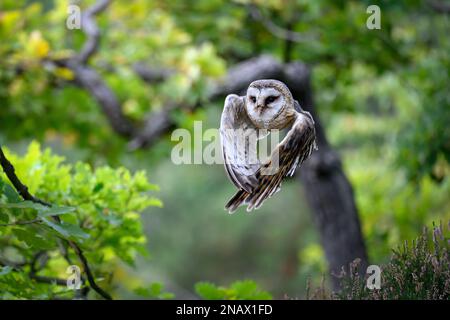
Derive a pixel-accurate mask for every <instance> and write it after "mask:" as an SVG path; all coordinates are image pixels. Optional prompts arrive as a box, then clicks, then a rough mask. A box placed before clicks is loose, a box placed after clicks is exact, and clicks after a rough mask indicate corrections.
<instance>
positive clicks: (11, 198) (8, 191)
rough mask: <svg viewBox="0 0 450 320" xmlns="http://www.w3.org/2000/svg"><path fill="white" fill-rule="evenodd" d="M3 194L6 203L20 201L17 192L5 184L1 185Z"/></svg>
mask: <svg viewBox="0 0 450 320" xmlns="http://www.w3.org/2000/svg"><path fill="white" fill-rule="evenodd" d="M3 194H4V195H5V196H6V198H7V199H8V202H20V201H21V200H22V199H21V198H20V196H19V194H18V193H17V191H16V190H15V189H14V188H13V187H11V186H10V185H9V184H7V183H5V184H4V185H3Z"/></svg>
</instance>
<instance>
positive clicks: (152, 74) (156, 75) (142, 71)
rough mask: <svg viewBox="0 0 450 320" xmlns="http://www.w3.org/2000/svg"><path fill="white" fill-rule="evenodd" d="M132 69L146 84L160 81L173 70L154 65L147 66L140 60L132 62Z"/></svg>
mask: <svg viewBox="0 0 450 320" xmlns="http://www.w3.org/2000/svg"><path fill="white" fill-rule="evenodd" d="M133 70H134V72H136V74H137V75H138V76H139V77H140V78H141V79H142V80H143V81H145V82H147V83H148V84H153V83H158V82H162V81H164V80H166V79H167V78H168V77H170V76H171V75H172V74H174V72H173V70H169V69H164V68H154V67H153V68H149V67H148V66H146V65H145V64H144V63H142V62H136V63H135V64H133Z"/></svg>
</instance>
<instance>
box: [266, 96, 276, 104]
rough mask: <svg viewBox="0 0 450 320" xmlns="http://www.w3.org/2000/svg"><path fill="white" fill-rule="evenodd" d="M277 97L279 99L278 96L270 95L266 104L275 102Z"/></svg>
mask: <svg viewBox="0 0 450 320" xmlns="http://www.w3.org/2000/svg"><path fill="white" fill-rule="evenodd" d="M277 99H278V97H277V96H268V97H267V99H266V104H269V103H272V102H274V101H275V100H277Z"/></svg>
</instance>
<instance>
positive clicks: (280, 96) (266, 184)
mask: <svg viewBox="0 0 450 320" xmlns="http://www.w3.org/2000/svg"><path fill="white" fill-rule="evenodd" d="M289 127H290V130H289V132H288V133H287V134H286V136H285V137H284V139H283V140H282V141H281V142H280V143H279V144H278V145H277V147H276V148H275V149H274V150H273V151H272V153H271V155H270V157H269V158H268V159H267V160H265V161H264V162H262V163H261V162H260V161H259V160H258V159H255V158H257V157H253V158H252V155H253V154H254V153H255V152H256V149H257V148H256V144H257V140H260V139H262V138H264V137H265V136H266V135H268V134H269V133H270V131H271V130H274V129H278V130H281V129H285V128H289ZM252 134H253V135H252ZM252 137H253V138H252ZM220 140H221V144H222V156H223V159H224V163H225V171H226V173H227V175H228V177H229V178H230V180H231V182H232V183H233V184H234V185H235V186H236V187H237V188H238V189H239V190H238V191H237V193H236V194H235V195H234V196H233V197H232V198H231V199H230V200H229V201H228V203H227V204H226V205H225V209H226V210H228V212H229V213H233V212H234V211H236V209H237V208H238V207H239V206H241V205H247V211H251V210H253V209H257V208H259V207H260V206H261V205H262V203H263V202H264V201H265V200H266V199H267V198H269V197H271V196H272V195H273V194H274V193H276V192H278V191H279V190H280V186H281V182H282V180H283V179H284V178H285V177H288V176H292V175H293V174H294V172H295V170H296V168H297V166H298V165H300V164H301V163H302V162H303V161H305V160H306V159H307V158H308V157H309V156H310V155H311V153H312V151H313V150H314V149H317V146H316V141H315V140H316V132H315V128H314V120H313V118H312V116H311V115H310V114H309V112H306V111H304V110H302V109H301V107H300V104H299V103H298V102H297V101H295V100H294V98H293V97H292V94H291V92H290V91H289V89H288V88H287V86H286V85H285V84H284V83H282V82H281V81H277V80H271V79H269V80H257V81H254V82H252V83H251V84H250V86H249V87H248V89H247V94H246V96H242V97H240V96H237V95H235V94H230V95H228V96H227V97H226V99H225V106H224V109H223V112H222V117H221V122H220Z"/></svg>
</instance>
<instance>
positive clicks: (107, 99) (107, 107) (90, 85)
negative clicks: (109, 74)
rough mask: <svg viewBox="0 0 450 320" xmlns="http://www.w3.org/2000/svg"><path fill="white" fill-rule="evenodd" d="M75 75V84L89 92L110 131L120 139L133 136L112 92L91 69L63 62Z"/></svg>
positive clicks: (132, 129) (128, 122) (70, 62)
mask: <svg viewBox="0 0 450 320" xmlns="http://www.w3.org/2000/svg"><path fill="white" fill-rule="evenodd" d="M65 65H66V67H68V68H69V69H71V70H72V71H73V73H74V74H75V82H76V84H78V85H79V86H80V87H82V88H84V89H85V90H86V91H87V92H89V93H90V94H91V95H92V97H94V99H95V100H96V101H97V103H98V104H99V106H100V107H101V108H102V111H103V113H104V114H105V115H106V117H107V119H108V121H109V123H110V125H111V127H112V129H113V130H114V131H115V132H116V133H118V134H119V135H120V136H122V137H126V138H129V137H131V136H132V135H133V132H134V128H133V125H132V124H131V122H130V121H129V120H128V119H127V118H126V116H125V115H124V114H123V112H122V106H121V103H120V102H119V99H118V98H117V96H116V94H115V93H114V91H112V90H111V88H109V87H108V85H107V84H106V83H105V82H104V81H103V80H102V78H101V77H100V75H99V74H98V73H97V71H95V70H94V69H93V68H91V67H88V66H83V65H80V64H79V63H76V61H71V60H69V61H67V62H65Z"/></svg>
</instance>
